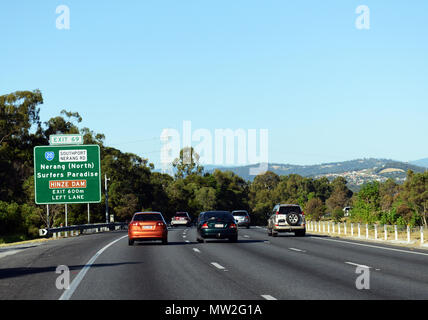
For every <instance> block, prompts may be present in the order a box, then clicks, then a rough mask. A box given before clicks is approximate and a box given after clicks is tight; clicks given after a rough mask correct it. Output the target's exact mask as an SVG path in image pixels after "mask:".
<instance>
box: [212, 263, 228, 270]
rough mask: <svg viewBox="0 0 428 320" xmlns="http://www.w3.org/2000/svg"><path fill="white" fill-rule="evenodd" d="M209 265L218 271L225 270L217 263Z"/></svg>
mask: <svg viewBox="0 0 428 320" xmlns="http://www.w3.org/2000/svg"><path fill="white" fill-rule="evenodd" d="M211 264H212V265H213V266H214V267H216V268H217V269H220V270H224V269H225V267H223V266H221V265H219V264H218V263H217V262H211Z"/></svg>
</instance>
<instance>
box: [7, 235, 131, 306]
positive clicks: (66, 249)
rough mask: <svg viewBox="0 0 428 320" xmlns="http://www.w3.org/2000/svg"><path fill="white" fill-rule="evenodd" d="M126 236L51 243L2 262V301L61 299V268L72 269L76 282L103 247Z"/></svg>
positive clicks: (96, 237) (67, 239) (32, 247)
mask: <svg viewBox="0 0 428 320" xmlns="http://www.w3.org/2000/svg"><path fill="white" fill-rule="evenodd" d="M124 234H126V233H125V232H123V231H114V232H106V233H98V234H90V235H80V236H78V237H73V238H64V239H57V240H50V241H46V242H43V243H42V244H40V245H38V246H29V248H28V249H26V250H22V252H19V253H16V254H14V255H10V256H7V257H4V258H2V259H0V300H15V299H18V300H27V299H43V300H49V299H58V298H59V297H60V295H61V294H62V291H61V290H58V289H57V288H56V279H57V277H58V276H59V275H60V274H57V273H56V269H57V267H58V266H59V265H66V266H68V267H69V268H70V278H71V280H72V279H74V277H75V276H76V275H77V274H78V272H79V271H80V270H81V269H82V268H83V267H84V266H85V264H86V263H87V261H88V260H89V259H90V258H91V257H92V256H93V255H94V254H95V253H96V252H97V251H98V250H99V249H100V248H102V247H103V246H104V245H106V244H107V243H109V242H111V241H112V240H113V239H116V238H118V237H119V236H121V235H122V236H123V235H124ZM94 267H96V268H103V267H105V265H95V266H94Z"/></svg>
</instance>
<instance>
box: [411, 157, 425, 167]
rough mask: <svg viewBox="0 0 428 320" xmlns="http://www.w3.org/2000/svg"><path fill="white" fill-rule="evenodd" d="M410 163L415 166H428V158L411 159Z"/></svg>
mask: <svg viewBox="0 0 428 320" xmlns="http://www.w3.org/2000/svg"><path fill="white" fill-rule="evenodd" d="M409 163H410V164H413V165H415V166H419V167H425V168H428V158H424V159H419V160H415V161H410V162H409Z"/></svg>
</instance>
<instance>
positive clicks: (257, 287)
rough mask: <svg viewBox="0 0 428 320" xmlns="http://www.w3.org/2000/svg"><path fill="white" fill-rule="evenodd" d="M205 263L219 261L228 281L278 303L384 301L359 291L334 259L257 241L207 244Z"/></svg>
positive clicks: (349, 273)
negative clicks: (290, 301)
mask: <svg viewBox="0 0 428 320" xmlns="http://www.w3.org/2000/svg"><path fill="white" fill-rule="evenodd" d="M197 248H198V249H199V250H200V251H201V256H203V257H204V259H205V260H206V261H212V260H215V261H218V262H219V263H220V264H221V265H223V266H224V267H225V268H227V270H228V271H229V272H228V273H227V274H225V276H226V277H228V278H229V279H231V280H232V279H233V281H237V282H239V283H241V284H242V286H245V287H246V288H252V289H253V290H254V291H257V292H259V293H263V294H268V295H270V296H273V297H275V298H276V299H303V300H307V299H385V298H387V297H388V296H387V295H385V294H384V293H381V292H375V291H373V290H372V291H367V290H366V291H361V290H357V289H356V286H355V280H356V277H357V275H356V274H355V268H352V267H350V266H348V265H346V264H344V263H339V262H337V261H334V260H331V259H323V258H319V257H313V256H310V255H307V254H302V253H301V252H295V251H292V250H284V249H283V248H280V247H278V246H272V245H271V244H269V243H267V242H265V241H262V240H255V239H246V238H243V237H242V236H240V237H239V240H238V243H228V242H227V241H221V240H219V241H215V240H212V241H207V242H206V243H204V244H199V245H198V247H197Z"/></svg>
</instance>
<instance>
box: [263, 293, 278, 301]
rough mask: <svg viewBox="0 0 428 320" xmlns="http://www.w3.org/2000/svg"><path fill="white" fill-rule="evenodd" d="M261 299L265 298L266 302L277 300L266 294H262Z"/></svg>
mask: <svg viewBox="0 0 428 320" xmlns="http://www.w3.org/2000/svg"><path fill="white" fill-rule="evenodd" d="M262 297H263V298H265V299H266V300H278V299H277V298H274V297H272V296H271V295H268V294H262Z"/></svg>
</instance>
